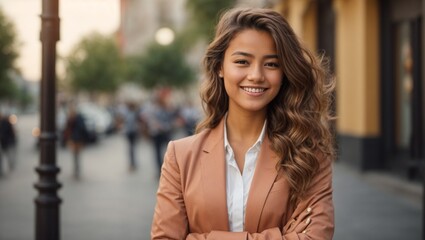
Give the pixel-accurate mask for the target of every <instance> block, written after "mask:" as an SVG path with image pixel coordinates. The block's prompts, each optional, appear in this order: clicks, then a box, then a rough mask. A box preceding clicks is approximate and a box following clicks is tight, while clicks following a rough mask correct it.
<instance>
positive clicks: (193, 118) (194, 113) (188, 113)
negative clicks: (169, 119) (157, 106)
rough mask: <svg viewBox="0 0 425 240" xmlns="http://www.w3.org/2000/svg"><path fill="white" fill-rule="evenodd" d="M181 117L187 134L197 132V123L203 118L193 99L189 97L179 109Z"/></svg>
mask: <svg viewBox="0 0 425 240" xmlns="http://www.w3.org/2000/svg"><path fill="white" fill-rule="evenodd" d="M179 117H180V119H181V121H182V124H181V125H182V126H183V129H184V132H185V134H186V135H187V136H190V135H193V134H194V133H195V129H196V124H197V123H198V121H199V120H200V119H201V112H200V111H199V109H198V108H197V107H196V106H195V105H194V104H193V102H192V100H190V99H188V100H186V101H185V102H184V104H183V105H182V106H181V107H180V109H179Z"/></svg>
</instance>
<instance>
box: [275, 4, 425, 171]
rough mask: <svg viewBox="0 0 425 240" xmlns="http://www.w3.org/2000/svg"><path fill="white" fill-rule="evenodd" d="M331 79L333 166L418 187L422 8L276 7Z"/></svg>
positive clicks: (421, 144) (421, 127) (421, 133)
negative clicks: (320, 57) (325, 61)
mask: <svg viewBox="0 0 425 240" xmlns="http://www.w3.org/2000/svg"><path fill="white" fill-rule="evenodd" d="M276 9H277V10H278V11H280V12H281V13H282V14H283V15H284V16H285V17H286V18H287V19H288V21H289V22H290V23H291V24H292V26H293V27H294V30H295V31H296V32H297V33H298V34H299V35H300V36H301V39H303V41H305V42H304V43H305V44H306V45H307V46H308V47H309V48H310V49H312V50H314V51H319V52H324V53H325V54H326V55H327V56H328V57H329V58H330V59H331V68H332V70H333V71H334V74H335V76H336V80H337V81H336V82H337V84H336V85H337V87H336V104H335V109H336V115H337V122H336V131H337V136H338V153H339V161H341V162H345V163H347V164H348V165H351V166H353V167H354V168H356V169H358V170H360V171H366V170H386V171H390V172H392V173H396V174H398V175H400V174H401V175H402V176H403V177H406V178H408V179H420V176H419V175H420V173H421V171H422V169H423V166H424V150H423V149H424V147H425V142H424V131H425V129H424V112H425V110H424V109H425V108H424V107H425V104H424V100H425V99H424V97H423V93H424V88H425V76H424V73H423V69H425V64H424V61H423V60H424V56H425V49H424V44H423V40H422V39H423V37H424V32H425V31H424V28H425V27H424V25H423V17H424V15H425V14H424V12H425V1H424V0H282V1H280V2H279V3H278V4H277V5H276Z"/></svg>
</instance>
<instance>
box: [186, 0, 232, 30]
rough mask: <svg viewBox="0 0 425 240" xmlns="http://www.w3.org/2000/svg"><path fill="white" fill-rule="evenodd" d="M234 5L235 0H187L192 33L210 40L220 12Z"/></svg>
mask: <svg viewBox="0 0 425 240" xmlns="http://www.w3.org/2000/svg"><path fill="white" fill-rule="evenodd" d="M235 3H236V0H188V1H187V7H188V9H189V11H190V13H191V16H192V21H191V22H192V23H193V26H192V27H193V29H194V31H195V32H196V33H198V34H199V35H200V36H202V37H207V38H212V35H213V33H214V27H215V25H216V23H217V21H218V18H219V16H220V14H221V12H222V11H224V10H226V9H228V8H230V7H233V6H234V5H235Z"/></svg>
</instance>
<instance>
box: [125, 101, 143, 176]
mask: <svg viewBox="0 0 425 240" xmlns="http://www.w3.org/2000/svg"><path fill="white" fill-rule="evenodd" d="M123 120H124V133H125V136H126V139H127V142H128V156H129V170H130V171H134V170H136V168H137V160H136V153H135V151H136V150H135V145H136V143H137V139H138V136H139V131H140V115H139V109H138V106H137V104H136V103H134V102H129V103H127V109H126V111H125V114H124V117H123Z"/></svg>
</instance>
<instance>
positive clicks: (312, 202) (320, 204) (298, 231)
mask: <svg viewBox="0 0 425 240" xmlns="http://www.w3.org/2000/svg"><path fill="white" fill-rule="evenodd" d="M322 160H323V162H322V163H321V167H320V169H319V171H318V173H317V174H316V176H315V177H314V178H313V181H312V183H311V187H310V188H309V189H308V191H307V193H306V195H305V197H304V198H303V200H302V201H300V202H299V203H298V204H297V205H296V206H295V209H294V211H293V213H292V215H291V217H290V220H289V221H288V222H287V223H286V225H285V226H284V227H283V229H279V228H278V227H276V228H270V229H266V230H264V231H263V232H261V233H247V232H243V233H231V232H222V231H212V232H211V233H208V234H189V236H188V238H186V239H192V240H195V239H196V240H203V239H211V240H212V239H220V240H330V239H332V237H333V233H334V206H333V200H332V161H331V160H329V159H322Z"/></svg>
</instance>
